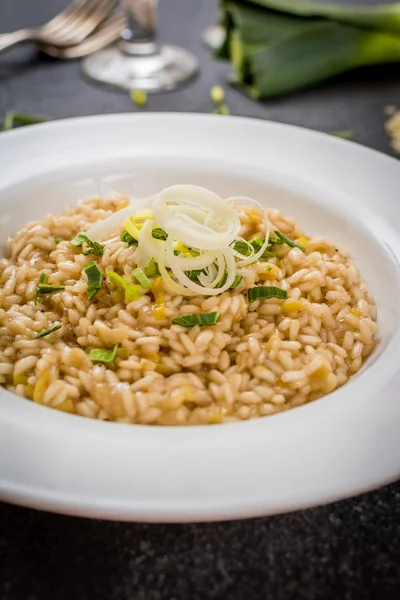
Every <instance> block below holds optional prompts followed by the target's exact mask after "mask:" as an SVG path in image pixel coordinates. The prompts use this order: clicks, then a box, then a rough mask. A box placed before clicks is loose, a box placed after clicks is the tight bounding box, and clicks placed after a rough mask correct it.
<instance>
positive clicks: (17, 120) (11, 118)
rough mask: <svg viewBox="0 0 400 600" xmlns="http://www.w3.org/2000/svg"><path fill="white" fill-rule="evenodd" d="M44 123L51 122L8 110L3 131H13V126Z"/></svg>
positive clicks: (46, 118)
mask: <svg viewBox="0 0 400 600" xmlns="http://www.w3.org/2000/svg"><path fill="white" fill-rule="evenodd" d="M46 121H51V119H50V118H49V117H36V116H33V115H26V114H24V113H19V112H15V111H14V110H9V111H8V112H7V113H6V116H5V119H4V123H3V129H4V131H7V130H9V129H13V128H14V126H15V125H16V126H18V125H35V124H36V123H45V122H46Z"/></svg>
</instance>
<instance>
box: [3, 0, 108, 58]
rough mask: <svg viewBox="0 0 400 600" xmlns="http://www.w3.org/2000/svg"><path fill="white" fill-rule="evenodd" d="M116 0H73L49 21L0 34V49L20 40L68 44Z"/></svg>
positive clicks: (78, 38) (75, 41) (85, 32)
mask: <svg viewBox="0 0 400 600" xmlns="http://www.w3.org/2000/svg"><path fill="white" fill-rule="evenodd" d="M115 3H116V0H75V1H74V2H73V3H72V4H71V5H69V6H68V7H67V8H66V9H65V10H63V11H62V12H60V13H59V14H58V15H56V16H55V17H54V18H53V19H51V21H49V22H48V23H46V24H45V25H42V26H41V27H38V28H36V29H20V30H19V31H14V32H12V33H3V34H1V35H0V52H2V51H4V50H8V49H10V48H12V47H14V46H16V45H18V44H21V43H24V42H34V43H37V44H51V45H52V46H59V47H63V46H71V45H73V44H79V43H80V42H82V41H83V40H84V39H85V38H87V36H88V35H90V34H91V33H92V32H93V31H94V30H95V29H96V27H97V26H98V25H99V24H100V23H101V22H102V21H103V20H104V19H105V18H106V17H107V15H108V14H109V13H110V12H111V10H112V9H113V8H114V6H115Z"/></svg>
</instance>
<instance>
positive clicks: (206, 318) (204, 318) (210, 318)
mask: <svg viewBox="0 0 400 600" xmlns="http://www.w3.org/2000/svg"><path fill="white" fill-rule="evenodd" d="M220 316H221V313H220V312H218V311H215V312H211V313H203V314H201V315H185V316H183V317H177V318H176V319H173V320H172V322H173V323H175V325H182V327H194V326H195V325H200V327H206V326H209V325H216V324H217V323H218V321H219V318H220Z"/></svg>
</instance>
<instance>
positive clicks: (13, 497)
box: [0, 112, 400, 522]
mask: <svg viewBox="0 0 400 600" xmlns="http://www.w3.org/2000/svg"><path fill="white" fill-rule="evenodd" d="M160 118H161V119H163V120H170V121H171V122H173V121H175V120H178V121H193V120H200V121H201V120H210V119H212V120H215V119H217V120H218V121H217V122H221V121H220V119H221V117H219V116H217V115H204V114H197V113H162V112H161V113H158V112H154V113H146V114H137V113H126V114H125V113H124V114H115V115H93V116H90V117H77V118H72V119H63V120H59V121H54V122H48V123H44V124H40V125H34V126H31V127H29V128H27V129H21V130H14V131H10V132H5V133H4V134H3V136H4V137H3V136H0V152H1V149H2V147H3V144H4V143H5V141H6V139H7V137H8V139H11V137H13V138H14V139H17V140H18V139H21V140H23V139H24V138H26V137H28V141H29V137H35V136H36V135H37V133H36V132H39V131H43V132H45V131H46V130H47V131H49V130H53V131H54V130H55V129H57V128H60V127H61V128H64V127H68V126H70V125H71V123H72V124H74V123H76V122H78V124H79V123H82V122H84V123H92V124H94V125H92V126H95V124H96V122H99V121H100V122H104V121H108V122H112V121H113V120H115V119H116V120H117V121H122V122H123V121H125V120H126V119H128V120H131V119H132V120H144V121H150V122H151V121H156V120H157V119H160ZM228 119H229V123H235V122H236V123H244V124H248V123H252V126H253V125H254V123H257V124H258V125H261V124H262V125H263V126H265V127H266V129H265V130H267V129H268V128H270V129H275V130H276V131H278V135H279V130H285V131H287V132H289V133H290V132H295V133H294V135H295V136H296V135H300V134H301V135H304V134H306V135H310V134H311V136H318V137H319V136H322V137H323V138H324V139H325V140H329V144H334V145H338V147H341V148H345V147H346V146H348V145H351V146H353V147H354V146H355V147H356V148H357V152H361V153H365V152H367V153H369V154H370V155H371V153H372V155H377V156H378V157H380V160H382V158H383V159H384V161H385V162H386V161H391V163H392V164H396V168H397V169H398V171H399V181H400V165H399V164H398V163H397V161H396V159H395V158H393V157H390V156H387V155H385V154H384V153H382V152H379V151H377V150H374V149H371V148H366V147H364V146H362V145H361V144H358V143H356V142H352V141H347V140H346V141H345V140H341V139H339V138H335V137H334V136H332V135H330V134H328V133H324V132H319V131H314V130H310V129H307V128H304V127H300V126H294V125H289V124H282V123H276V122H272V121H264V120H260V119H253V118H249V117H228ZM216 127H218V126H216ZM233 127H236V125H233ZM260 135H261V134H260ZM19 143H22V142H19ZM1 171H2V168H1V165H0V173H1ZM21 181H23V179H21ZM1 189H2V187H1V186H0V191H1ZM398 233H399V232H397V231H396V236H397V237H398ZM348 385H349V384H348ZM346 387H347V386H346ZM339 392H340V390H339ZM3 395H4V394H3V391H2V390H1V391H0V396H1V397H0V426H1V421H2V420H3V419H4V416H5V412H6V413H7V411H4V406H3ZM17 400H18V403H23V404H27V405H28V403H26V401H24V400H22V399H17ZM324 402H326V400H325V401H324ZM314 404H316V403H314ZM310 406H311V405H307V406H304V407H302V408H301V409H297V410H302V411H304V410H305V409H307V408H309V407H310ZM26 408H27V406H25V407H24V412H26V410H25V409H26ZM312 408H314V405H312ZM30 409H35V411H40V410H41V411H45V412H46V413H56V411H49V410H48V409H46V408H43V407H37V406H29V410H30ZM10 410H11V412H13V408H11V409H10ZM291 412H292V411H289V413H285V415H276V416H272V417H270V419H268V421H269V422H273V420H274V419H276V418H279V417H282V416H286V415H287V416H289V415H290V413H291ZM294 412H297V411H294ZM27 414H28V413H27ZM37 414H38V415H39V413H38V412H37ZM399 416H400V413H399ZM47 417H48V418H44V413H43V419H42V417H39V419H38V420H39V421H41V420H43V421H46V422H48V421H49V420H50V421H53V422H54V421H55V420H56V421H57V419H60V423H61V422H62V423H65V427H67V429H68V428H69V426H68V425H67V423H68V422H69V420H70V419H73V420H79V421H82V423H81V424H80V425H79V427H78V426H77V427H73V429H77V428H78V429H84V430H87V429H91V428H92V425H93V426H94V429H93V431H94V430H95V429H96V427H95V426H96V424H97V425H106V426H107V427H109V426H112V427H114V428H115V427H117V428H118V431H119V430H120V428H128V429H131V428H132V427H134V428H146V434H147V432H148V429H149V428H148V427H146V426H132V425H123V424H114V423H107V424H104V423H101V424H100V423H98V422H96V421H90V425H87V424H86V423H84V422H83V421H84V420H83V419H80V418H79V417H75V416H71V415H60V414H59V413H57V414H52V415H47ZM8 418H10V414H8ZM6 421H7V418H6ZM11 421H12V418H11V419H10V421H9V422H11ZM243 425H245V424H244V423H243V424H242V423H241V424H238V425H236V426H227V425H226V426H224V428H225V427H228V428H230V427H240V426H243ZM269 428H270V426H269ZM40 429H43V425H42V426H41V425H40V423H39V430H40ZM166 429H168V428H166ZM189 429H190V431H193V430H194V429H204V428H195V427H191V428H188V429H187V430H186V432H185V433H184V435H183V436H181V437H186V438H187V437H190V433H189V431H188V430H189ZM212 429H217V428H212ZM0 431H1V427H0ZM121 431H122V430H121ZM175 431H176V429H175ZM155 435H158V434H156V432H154V433H151V434H150V436H152V437H154V436H155ZM179 435H180V434H179ZM212 435H213V436H214V437H215V434H212ZM121 437H122V436H121ZM398 458H399V460H398V466H397V469H396V471H395V472H394V470H393V473H392V474H391V475H390V476H388V475H385V476H383V477H382V479H379V478H377V477H374V478H373V481H369V482H368V483H365V485H362V486H358V487H356V488H354V489H347V490H346V491H345V492H343V491H342V492H338V494H337V495H336V496H335V495H334V494H332V492H327V497H322V496H321V495H320V496H319V497H316V498H315V499H314V501H311V500H310V499H308V500H303V501H301V500H300V501H299V502H296V501H289V502H288V503H287V505H285V504H284V503H282V504H281V507H282V509H283V510H280V508H279V507H278V506H276V507H275V509H274V508H273V507H272V506H269V508H267V509H266V508H265V507H264V508H263V507H262V505H260V504H258V508H257V507H256V506H255V505H253V504H252V502H251V501H250V500H248V501H247V503H246V502H243V500H242V501H241V503H239V504H240V506H236V507H235V506H234V503H233V504H232V503H231V505H230V507H229V509H228V508H227V506H219V507H218V506H214V505H204V504H203V505H202V506H201V505H199V506H195V505H194V504H193V503H192V505H191V506H192V507H190V506H187V505H185V506H184V507H183V508H182V506H180V505H178V504H176V503H175V506H176V509H173V508H172V505H171V507H169V509H168V510H167V511H166V510H165V503H164V509H163V508H160V506H158V505H155V506H153V507H152V508H151V510H150V511H149V510H148V508H146V507H145V506H142V507H140V506H139V505H138V503H137V502H136V506H135V501H129V502H125V501H122V500H118V499H117V500H116V502H115V504H114V505H113V508H112V510H111V505H112V502H111V500H110V499H108V500H106V501H105V503H106V504H105V506H104V507H102V506H101V504H102V503H101V502H94V501H93V499H92V500H89V501H87V500H86V499H82V498H81V499H80V500H79V498H77V499H76V501H74V500H73V499H68V498H67V499H65V494H64V499H63V497H62V494H61V496H57V494H56V493H54V492H53V493H51V492H49V494H50V495H49V497H48V498H47V497H46V496H47V494H46V493H45V492H43V491H42V492H38V493H35V492H33V491H32V490H23V489H22V488H20V489H19V490H17V489H16V488H15V489H14V490H12V486H10V485H8V488H7V485H6V486H5V485H4V481H3V479H2V473H1V470H0V497H1V498H3V499H4V500H9V501H12V502H15V503H18V504H22V505H29V506H32V507H34V508H44V509H45V510H53V511H55V512H64V513H67V514H75V515H81V516H96V517H97V516H98V517H102V518H108V519H113V518H115V519H121V518H122V520H136V521H139V520H145V521H147V522H149V521H154V522H158V521H160V520H161V521H162V522H167V521H171V522H183V521H193V520H195V521H203V520H207V521H209V520H222V519H231V518H244V517H253V516H261V515H265V514H276V513H278V512H282V511H288V510H298V509H300V508H305V507H309V506H315V505H318V504H320V503H321V502H324V503H325V502H333V501H335V500H338V499H339V498H343V497H348V496H352V495H355V494H358V493H362V492H364V491H368V490H370V489H373V488H374V487H376V486H377V485H383V484H385V483H389V482H390V481H393V480H394V479H396V478H397V477H399V476H400V454H399V456H398ZM107 504H108V508H107ZM139 504H140V503H139ZM110 511H111V512H110ZM178 513H179V514H178ZM160 517H161V519H160Z"/></svg>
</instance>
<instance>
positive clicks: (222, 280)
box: [215, 269, 228, 288]
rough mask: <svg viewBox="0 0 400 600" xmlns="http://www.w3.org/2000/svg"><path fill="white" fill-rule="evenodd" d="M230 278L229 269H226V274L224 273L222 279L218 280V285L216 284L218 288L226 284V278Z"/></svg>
mask: <svg viewBox="0 0 400 600" xmlns="http://www.w3.org/2000/svg"><path fill="white" fill-rule="evenodd" d="M227 279H228V270H227V269H225V271H224V274H223V275H222V277H221V279H220V280H219V281H218V283H217V285H216V286H215V287H216V288H221V287H222V286H223V285H225V284H226V280H227Z"/></svg>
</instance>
